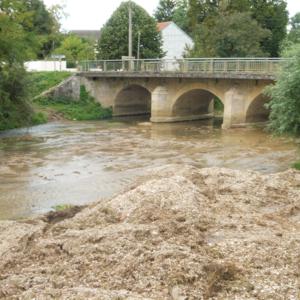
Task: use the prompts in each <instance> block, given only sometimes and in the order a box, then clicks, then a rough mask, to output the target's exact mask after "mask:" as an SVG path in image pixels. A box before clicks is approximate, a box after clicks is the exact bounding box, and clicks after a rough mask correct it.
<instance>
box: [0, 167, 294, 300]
mask: <svg viewBox="0 0 300 300" xmlns="http://www.w3.org/2000/svg"><path fill="white" fill-rule="evenodd" d="M299 249H300V173H299V172H297V171H293V170H290V171H287V172H284V173H280V174H274V175H261V174H260V173H256V172H240V171H233V170H228V169H218V168H211V169H196V168H193V167H189V166H178V165H172V166H166V167H161V168H159V169H155V170H154V171H151V172H150V173H149V174H148V175H147V176H146V177H145V178H144V179H141V181H140V182H139V183H138V184H136V186H135V187H132V188H131V189H130V190H129V191H128V192H126V193H124V194H122V195H120V196H117V197H115V198H113V199H111V200H109V201H106V202H105V203H104V202H98V203H95V204H93V205H91V206H89V207H85V208H83V209H80V208H73V209H72V210H71V211H67V212H63V213H58V214H55V213H52V214H48V215H45V216H42V217H40V218H38V219H34V220H26V221H19V222H1V223H0V258H1V259H0V270H1V272H0V298H1V299H101V300H102V299H103V300H106V299H107V300H108V299H109V300H111V299H131V300H137V299H153V300H154V299H155V300H163V299H173V300H184V299H189V300H190V299H198V300H200V299H203V300H205V299H220V300H221V299H222V300H224V299H228V300H233V299H238V300H242V299H272V300H276V299H278V300H279V299H295V300H296V299H299V296H300V295H299V276H300V270H299V265H300V261H299V259H300V251H299Z"/></svg>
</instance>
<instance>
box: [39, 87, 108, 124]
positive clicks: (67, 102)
mask: <svg viewBox="0 0 300 300" xmlns="http://www.w3.org/2000/svg"><path fill="white" fill-rule="evenodd" d="M35 104H36V105H37V108H39V109H44V111H47V110H49V109H50V110H51V111H55V112H58V113H59V114H60V115H62V116H63V117H64V118H65V119H67V120H77V121H87V120H101V119H107V118H110V117H112V109H111V108H103V107H102V106H101V104H100V103H98V102H96V101H95V99H94V98H93V97H91V96H90V95H89V93H88V92H87V91H86V89H85V87H84V86H81V87H80V99H79V100H74V99H68V98H62V97H60V98H49V97H41V98H38V99H36V100H35Z"/></svg>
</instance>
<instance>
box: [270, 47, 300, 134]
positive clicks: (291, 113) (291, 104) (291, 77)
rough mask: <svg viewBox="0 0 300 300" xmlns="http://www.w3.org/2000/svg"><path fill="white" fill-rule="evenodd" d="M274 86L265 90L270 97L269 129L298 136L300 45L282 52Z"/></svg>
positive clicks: (299, 123)
mask: <svg viewBox="0 0 300 300" xmlns="http://www.w3.org/2000/svg"><path fill="white" fill-rule="evenodd" d="M283 58H285V59H287V60H285V61H284V62H283V63H282V66H281V69H280V72H279V74H278V76H277V80H276V84H275V85H273V86H270V87H268V88H267V90H266V94H267V95H268V96H270V97H271V101H270V103H269V107H270V109H271V114H270V125H269V127H270V129H271V130H273V131H274V132H276V133H279V134H283V133H291V134H296V135H299V134H300V72H299V70H300V43H297V44H294V45H292V46H290V47H288V48H287V49H285V50H284V52H283Z"/></svg>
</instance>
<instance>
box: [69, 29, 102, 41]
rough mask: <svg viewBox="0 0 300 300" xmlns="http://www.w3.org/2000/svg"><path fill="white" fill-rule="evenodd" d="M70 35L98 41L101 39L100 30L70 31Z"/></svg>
mask: <svg viewBox="0 0 300 300" xmlns="http://www.w3.org/2000/svg"><path fill="white" fill-rule="evenodd" d="M70 33H72V34H75V35H77V36H79V37H81V38H85V39H89V40H98V39H99V38H100V30H70Z"/></svg>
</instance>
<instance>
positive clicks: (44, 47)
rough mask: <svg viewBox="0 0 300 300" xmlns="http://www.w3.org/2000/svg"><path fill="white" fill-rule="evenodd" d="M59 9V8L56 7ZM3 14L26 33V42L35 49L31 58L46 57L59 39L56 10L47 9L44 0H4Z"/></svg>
mask: <svg viewBox="0 0 300 300" xmlns="http://www.w3.org/2000/svg"><path fill="white" fill-rule="evenodd" d="M56 10H57V8H56ZM0 11H1V12H2V15H5V16H6V17H8V18H9V19H10V21H11V23H12V24H13V25H14V27H15V28H16V27H19V28H18V30H19V31H22V32H23V36H24V35H25V34H26V42H25V44H26V45H27V44H29V45H30V48H31V49H32V50H33V51H32V52H31V56H30V58H35V57H36V56H38V57H39V58H44V57H46V56H47V55H49V53H50V51H51V50H52V49H53V44H54V43H55V41H57V40H59V36H60V33H59V23H58V20H57V19H56V17H57V14H55V10H54V9H53V10H47V8H46V6H45V4H44V2H43V1H42V0H27V1H22V0H2V1H0Z"/></svg>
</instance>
